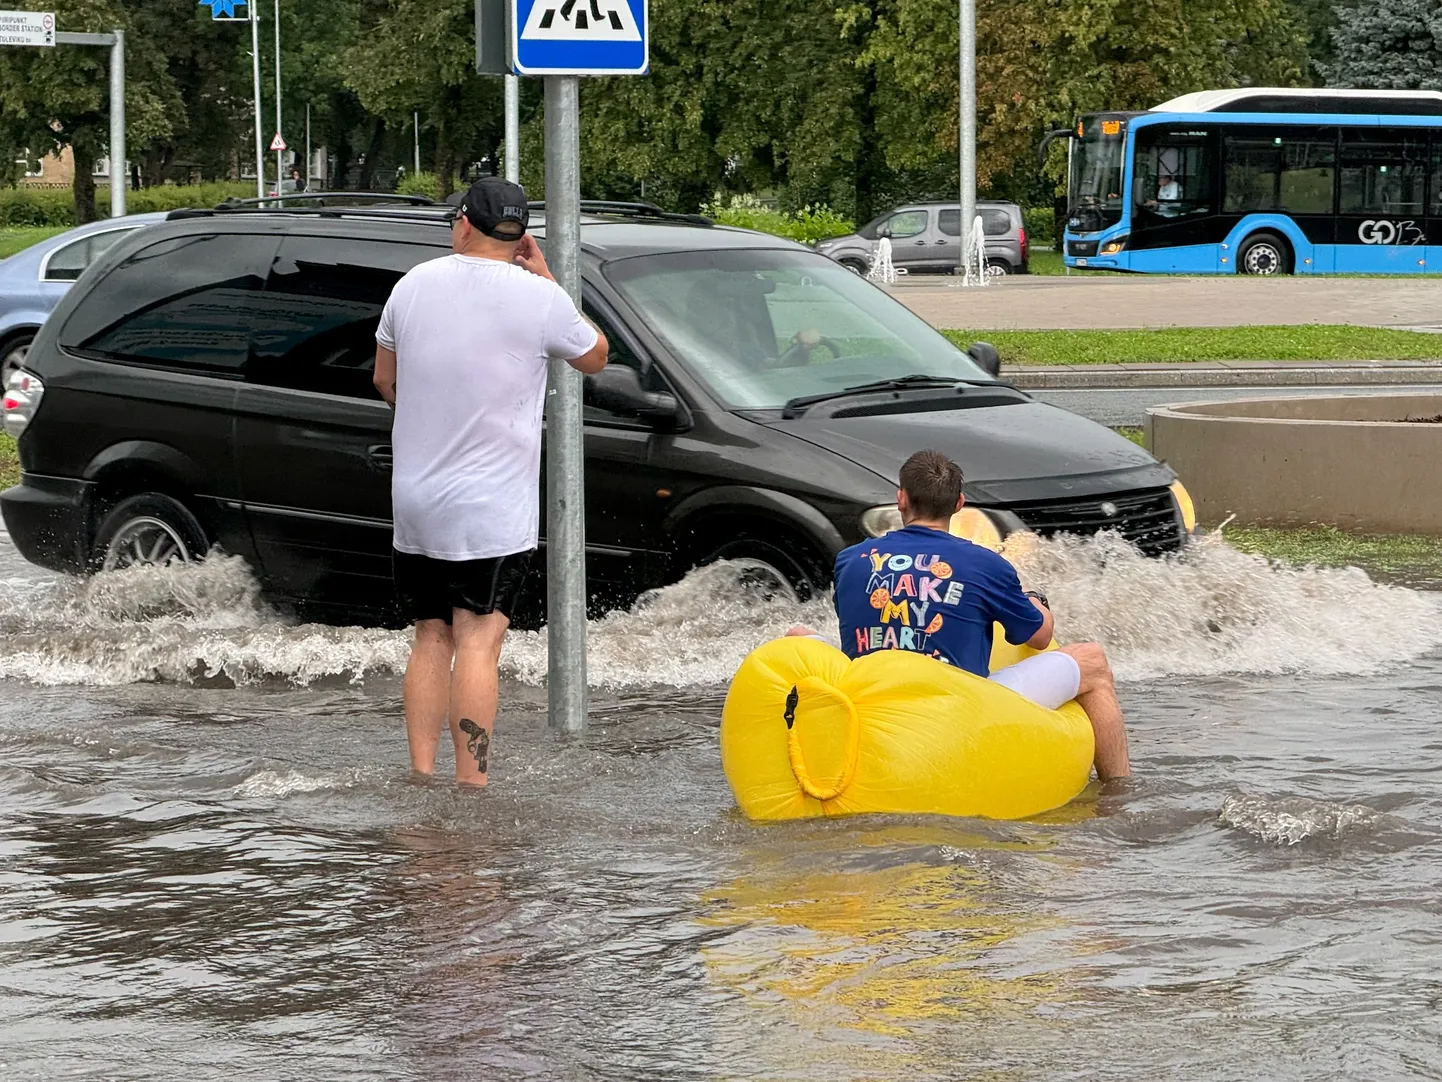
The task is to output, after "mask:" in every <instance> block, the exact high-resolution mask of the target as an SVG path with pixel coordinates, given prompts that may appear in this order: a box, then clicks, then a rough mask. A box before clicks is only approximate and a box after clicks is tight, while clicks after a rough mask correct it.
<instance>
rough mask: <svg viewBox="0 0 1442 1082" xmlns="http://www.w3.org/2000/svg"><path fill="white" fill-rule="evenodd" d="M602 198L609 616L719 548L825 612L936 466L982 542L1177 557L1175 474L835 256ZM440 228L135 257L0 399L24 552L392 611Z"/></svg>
mask: <svg viewBox="0 0 1442 1082" xmlns="http://www.w3.org/2000/svg"><path fill="white" fill-rule="evenodd" d="M589 210H590V212H589V213H588V214H587V215H586V217H585V219H584V222H583V225H582V230H581V239H582V246H583V253H582V272H583V275H584V280H585V291H586V296H585V305H584V307H585V311H586V313H587V314H588V315H589V316H590V317H591V318H592V319H593V320H595V321H596V323H597V324H599V325H600V326H601V327H602V329H603V330H604V331H605V332H606V335H607V337H608V338H609V339H610V343H611V363H610V365H609V367H608V368H606V369H605V370H604V371H603V372H602V373H600V374H599V375H597V376H593V377H590V378H589V379H588V380H587V388H586V405H585V446H586V485H587V490H586V494H587V501H586V528H587V560H588V573H589V576H590V586H591V592H592V601H593V604H594V606H595V607H596V608H601V607H604V606H607V605H614V604H618V603H624V602H625V601H627V600H628V599H630V598H633V597H635V596H636V595H637V594H638V593H639V592H640V591H642V590H645V589H648V588H651V587H655V586H659V585H663V584H665V583H668V582H672V581H674V580H676V579H677V578H679V577H680V576H681V575H682V574H684V573H685V572H686V571H687V570H688V569H689V568H691V567H693V566H695V565H697V564H700V563H704V562H707V561H711V560H717V559H723V558H726V559H733V560H738V561H743V562H744V566H747V567H749V568H750V569H751V570H752V571H753V572H754V573H755V574H757V575H761V576H764V577H769V579H770V580H771V581H772V582H774V583H775V584H776V587H777V588H778V589H781V590H789V591H794V593H795V594H796V595H797V596H800V597H805V596H809V595H810V594H811V593H813V592H815V591H817V590H819V589H822V588H824V587H825V586H826V584H827V583H828V581H829V577H830V569H831V566H832V563H833V561H834V557H835V555H836V553H837V552H838V551H839V550H840V549H841V548H842V547H844V546H846V545H850V544H853V543H855V542H857V541H860V540H862V539H863V538H865V537H867V536H873V537H875V536H880V535H881V534H884V533H885V532H887V531H888V530H890V529H892V528H894V527H895V526H896V525H898V524H899V516H898V515H897V511H896V507H895V498H896V476H897V471H898V470H899V468H900V466H901V463H902V462H903V461H904V460H905V458H906V457H907V456H908V455H909V454H911V453H912V452H913V451H915V450H917V449H919V448H923V447H935V448H939V449H941V450H943V451H945V452H947V453H948V454H950V455H952V456H953V457H954V458H955V459H956V460H957V461H958V462H960V463H961V464H962V465H963V466H964V468H965V469H966V472H967V490H966V491H967V496H968V499H969V500H970V501H971V503H972V504H973V505H974V507H975V508H977V510H971V511H969V512H968V514H969V515H970V516H971V517H970V518H969V519H968V522H969V524H970V528H975V529H978V530H981V531H983V532H984V533H990V534H991V535H992V536H995V535H996V534H997V533H1006V532H1008V531H1010V530H1013V529H1019V528H1021V527H1023V526H1026V527H1030V528H1032V529H1035V530H1038V531H1040V532H1041V533H1044V534H1047V533H1054V532H1058V531H1066V530H1075V531H1081V532H1084V533H1087V532H1093V531H1096V530H1098V529H1103V528H1114V529H1117V530H1119V531H1120V532H1121V533H1122V534H1124V535H1125V536H1126V537H1128V538H1130V539H1132V540H1133V541H1135V542H1136V543H1137V544H1138V545H1140V546H1141V547H1142V548H1143V549H1145V550H1146V551H1148V552H1152V553H1159V552H1166V551H1171V550H1173V549H1176V548H1177V547H1178V546H1179V545H1180V544H1181V543H1182V540H1183V537H1184V534H1185V530H1186V528H1188V527H1189V526H1190V522H1189V521H1185V520H1184V514H1183V507H1184V506H1187V504H1186V501H1185V499H1184V495H1183V494H1181V490H1180V488H1179V487H1178V486H1176V485H1174V482H1175V480H1176V478H1175V477H1174V475H1173V474H1172V472H1171V471H1170V470H1169V469H1168V468H1167V467H1165V466H1163V465H1161V464H1159V463H1158V462H1156V461H1155V460H1154V459H1152V458H1151V457H1150V456H1149V455H1147V454H1146V452H1145V451H1143V450H1141V449H1140V448H1138V447H1136V446H1134V445H1133V444H1132V443H1130V442H1129V441H1127V440H1125V439H1123V438H1122V437H1120V436H1118V435H1116V434H1115V433H1113V432H1111V431H1109V430H1107V429H1105V428H1102V427H1101V426H1099V425H1096V424H1093V423H1092V422H1090V421H1087V420H1084V419H1083V418H1081V417H1078V416H1076V415H1074V414H1071V413H1067V412H1065V411H1063V410H1060V409H1057V408H1055V407H1052V406H1047V405H1042V404H1041V403H1038V402H1036V401H1033V400H1032V399H1031V398H1030V397H1029V396H1028V395H1026V394H1024V393H1023V392H1021V391H1019V390H1016V389H1015V388H1013V387H1011V386H1009V385H1007V384H1005V383H1001V382H998V381H997V380H996V379H995V378H994V374H993V372H991V371H988V370H987V369H986V368H985V367H983V364H982V363H978V361H977V360H976V359H974V358H973V357H972V356H970V355H969V354H968V353H965V352H963V351H962V350H960V349H958V348H956V347H955V346H953V345H952V344H951V343H950V342H948V341H947V340H946V339H945V338H943V337H942V336H941V335H939V334H938V333H937V332H936V331H934V330H933V329H932V328H931V327H930V326H929V325H927V324H926V323H925V322H924V321H923V320H921V319H920V318H918V317H917V316H915V315H914V314H912V312H911V311H909V310H908V309H907V308H905V307H903V306H902V305H901V304H899V303H897V302H896V301H895V300H893V299H892V298H891V297H889V296H888V295H887V294H886V293H885V292H883V291H882V290H879V289H876V288H875V287H873V286H872V285H870V284H869V283H867V282H865V281H863V280H862V279H860V278H858V277H857V276H856V275H854V274H852V273H850V272H849V271H847V270H845V269H844V268H842V267H839V266H837V265H836V264H835V263H832V262H831V261H829V260H827V259H825V258H823V257H821V256H819V255H817V254H816V253H815V252H813V251H811V250H809V249H807V248H805V247H803V246H802V245H798V244H793V243H791V242H790V241H786V240H782V239H780V238H777V237H772V236H768V235H764V234H758V233H751V232H746V231H744V230H737V229H724V228H719V227H712V226H710V225H709V223H706V221H705V219H695V218H683V217H681V216H673V215H667V214H664V213H662V212H660V211H659V210H656V209H655V208H650V207H645V206H611V205H607V206H603V207H594V206H591V207H589ZM532 220H533V223H534V225H533V228H534V229H535V232H536V233H537V235H538V237H539V238H540V239H542V241H543V242H544V233H545V225H544V214H543V210H542V209H541V208H539V207H538V208H537V213H536V214H535V215H533V219H532ZM449 237H450V232H449V230H448V229H447V228H446V226H445V208H441V207H422V208H408V209H403V210H396V209H384V208H381V209H375V208H362V209H347V210H344V211H342V210H338V209H327V210H324V211H314V210H312V211H302V210H279V209H276V210H271V209H226V208H222V209H219V210H216V211H207V212H196V211H189V212H176V213H175V214H172V216H171V220H170V221H168V222H165V223H162V224H160V225H157V226H152V227H150V228H149V229H147V230H145V231H144V232H143V233H137V234H135V235H133V236H131V237H128V238H126V239H125V240H122V241H120V242H118V243H117V244H116V245H115V247H114V248H112V249H111V250H110V251H109V252H108V253H106V254H105V255H104V256H103V257H101V259H100V260H99V261H97V262H96V263H95V265H94V266H92V267H91V268H90V269H89V270H88V271H86V272H85V274H84V275H83V276H82V277H81V279H80V281H79V282H77V283H76V285H75V288H74V289H72V290H71V291H70V293H69V294H68V295H67V296H66V297H65V298H64V300H63V301H61V303H60V305H59V307H57V309H56V310H55V313H54V315H53V316H52V317H51V319H50V320H49V321H47V322H46V324H45V325H44V327H43V329H42V330H41V332H40V334H39V336H38V337H37V338H36V340H35V343H34V346H33V347H32V349H31V351H30V353H29V355H28V357H27V358H26V362H25V367H24V369H22V370H21V371H20V372H19V373H18V374H17V375H16V376H15V377H14V379H13V380H12V383H11V386H10V388H9V389H8V390H7V392H6V396H5V403H4V404H5V425H6V428H7V429H8V430H9V431H10V432H11V433H12V434H14V435H17V436H18V437H19V450H20V460H21V467H22V471H23V473H22V480H21V483H20V484H19V485H18V486H16V487H14V488H11V489H9V490H8V491H6V492H4V493H3V494H0V510H3V513H4V518H5V524H6V526H7V527H8V529H9V531H10V535H11V537H12V539H13V540H14V542H15V544H16V546H17V547H18V548H19V550H20V551H21V553H22V554H23V555H24V556H25V557H26V558H27V559H30V560H32V561H34V562H36V563H39V564H42V565H44V566H46V567H50V568H55V569H59V570H64V571H72V572H84V571H87V570H90V569H95V568H114V567H122V566H125V565H127V564H132V563H136V562H165V561H169V560H183V559H189V558H191V557H195V556H198V555H199V554H201V553H203V552H206V551H207V550H208V549H210V548H211V547H213V546H220V547H222V548H223V549H224V550H225V551H227V552H230V553H238V554H240V555H242V556H244V557H245V558H246V559H247V560H248V561H249V562H250V564H251V565H252V566H253V567H254V568H255V570H256V573H257V575H258V576H259V578H260V580H261V582H262V584H263V586H264V587H265V589H266V591H267V593H268V595H269V596H270V597H271V598H273V599H275V600H277V601H279V602H282V603H285V604H288V605H290V606H293V607H294V608H295V609H297V610H299V611H300V612H301V614H303V615H307V616H313V617H316V618H322V619H335V620H340V619H344V620H354V619H362V620H366V621H385V620H388V619H390V618H392V617H393V616H394V613H395V610H394V599H393V595H392V591H391V578H390V551H391V524H390V517H391V506H390V483H391V477H390V466H391V447H390V430H391V412H390V410H389V409H388V408H387V407H386V405H385V404H384V403H383V402H382V401H380V399H379V398H378V397H377V396H376V394H375V391H374V389H373V387H372V385H371V368H372V365H373V362H374V353H375V342H374V334H375V328H376V323H377V321H378V318H379V315H380V310H381V307H382V305H383V304H384V303H385V300H386V298H387V296H388V295H389V293H390V290H391V287H392V286H393V285H394V284H395V282H396V280H397V279H398V278H399V277H400V276H401V275H402V274H404V273H405V272H406V271H407V270H409V269H410V268H411V267H413V266H415V265H416V264H417V263H419V262H421V261H423V260H427V259H434V258H436V257H438V256H443V255H445V254H447V252H448V251H449V247H448V244H449ZM978 355H979V356H981V357H982V360H983V362H986V363H987V364H988V366H989V367H991V368H994V367H995V364H994V355H988V354H986V353H985V351H978ZM401 393H402V394H404V393H405V392H404V389H402V391H401ZM542 526H543V532H544V523H543V524H542ZM539 566H542V567H543V566H544V562H543V561H542V562H540V565H539ZM536 593H537V595H538V596H541V597H543V596H544V593H543V591H542V590H540V589H538V590H537V591H536ZM538 604H539V602H538Z"/></svg>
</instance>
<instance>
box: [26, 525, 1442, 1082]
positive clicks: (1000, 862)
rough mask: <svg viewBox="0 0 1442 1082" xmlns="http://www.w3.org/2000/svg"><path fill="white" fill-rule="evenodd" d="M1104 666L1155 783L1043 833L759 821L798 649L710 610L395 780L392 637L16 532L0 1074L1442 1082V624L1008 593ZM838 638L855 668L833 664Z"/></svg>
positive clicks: (688, 600)
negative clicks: (731, 741)
mask: <svg viewBox="0 0 1442 1082" xmlns="http://www.w3.org/2000/svg"><path fill="white" fill-rule="evenodd" d="M1018 559H1019V560H1020V561H1021V563H1022V564H1023V566H1024V568H1025V569H1026V571H1027V573H1028V574H1029V575H1030V576H1031V578H1032V580H1033V581H1035V582H1036V583H1037V584H1039V585H1043V586H1044V587H1045V588H1046V589H1047V590H1048V592H1049V594H1050V595H1051V597H1052V599H1053V602H1054V604H1055V606H1056V608H1057V611H1058V613H1059V616H1060V623H1061V625H1062V627H1063V628H1064V629H1065V630H1066V632H1067V633H1068V637H1070V638H1080V637H1084V636H1086V637H1091V636H1095V637H1099V638H1101V639H1103V640H1104V641H1105V642H1107V643H1108V644H1110V646H1111V648H1112V651H1113V654H1114V658H1115V661H1116V664H1117V668H1118V671H1119V674H1120V676H1121V677H1122V678H1123V685H1122V698H1123V704H1124V706H1125V707H1126V709H1127V711H1128V714H1129V717H1130V721H1131V726H1132V750H1133V755H1134V765H1135V769H1136V776H1135V778H1134V779H1132V780H1131V781H1130V782H1127V783H1125V784H1119V785H1115V786H1112V787H1108V788H1107V789H1105V790H1098V789H1095V788H1094V789H1093V790H1091V791H1089V792H1087V793H1086V794H1085V795H1084V796H1083V797H1082V798H1081V799H1080V800H1078V801H1077V802H1075V803H1074V804H1073V805H1072V806H1070V807H1068V808H1066V809H1063V810H1061V811H1058V812H1055V813H1052V814H1050V815H1048V816H1044V817H1042V818H1041V819H1039V820H1035V821H1029V822H1020V823H1000V822H986V821H979V820H940V819H902V818H883V817H866V818H857V819H851V820H844V821H833V822H820V823H801V824H783V825H770V826H760V825H754V824H750V823H748V822H746V821H745V820H743V819H742V818H740V817H739V816H738V814H737V813H736V812H735V810H734V808H733V805H732V801H731V796H730V792H729V790H728V789H727V787H726V783H725V780H724V779H723V777H722V775H721V770H720V762H719V757H718V752H717V741H716V736H717V726H718V720H719V715H720V706H721V701H722V697H723V694H724V688H725V681H726V678H727V676H728V675H729V673H730V672H731V671H732V670H733V669H734V667H735V665H736V664H737V662H738V661H739V660H740V658H741V657H742V656H743V655H744V653H745V652H746V650H748V649H749V648H750V647H751V646H753V645H755V644H756V643H758V642H760V641H762V640H764V639H765V638H767V637H769V636H771V635H773V634H775V633H777V632H779V631H780V630H782V629H784V628H785V627H786V626H787V625H788V624H790V623H791V622H793V621H794V620H797V619H805V620H809V621H812V622H821V621H824V620H825V617H826V613H825V607H824V605H812V606H809V607H806V608H803V609H800V610H798V609H796V608H795V607H790V608H788V607H787V606H785V605H781V604H774V605H769V604H766V603H763V602H758V601H755V600H751V601H736V600H733V599H732V593H731V580H730V579H728V573H727V571H726V570H725V569H724V568H723V569H713V570H710V571H707V572H704V573H701V574H697V575H695V576H693V577H692V578H691V579H688V580H687V581H686V582H684V583H681V584H679V585H678V586H675V587H672V588H670V589H668V590H666V591H663V592H662V593H661V594H660V595H659V596H656V597H653V598H651V599H649V601H648V603H646V604H644V605H642V606H640V607H639V608H638V610H637V611H635V612H632V613H626V614H618V615H613V616H611V617H609V618H607V619H605V620H602V621H598V622H597V623H596V624H594V625H593V628H592V635H591V638H592V654H593V662H594V664H593V679H594V681H595V683H596V685H597V686H596V688H595V693H594V705H593V710H592V716H591V727H590V729H589V731H588V732H587V733H586V734H585V735H584V736H582V737H579V738H572V739H567V738H563V737H561V736H558V735H555V734H553V733H551V732H550V731H548V729H547V728H546V724H545V715H544V698H545V693H544V689H543V687H541V686H540V685H541V678H542V675H543V673H544V664H545V661H544V641H543V639H541V638H540V637H537V636H533V635H518V636H514V637H513V639H512V641H511V642H510V643H509V645H508V646H507V650H506V655H505V658H504V662H503V664H504V672H505V684H504V688H503V697H504V703H503V707H502V712H501V717H500V722H499V734H498V738H497V744H496V752H495V758H494V760H493V762H494V763H495V768H494V771H493V774H492V777H493V784H492V786H491V787H490V789H489V790H487V791H485V792H483V793H469V792H466V793H462V792H457V791H455V790H454V789H453V788H451V787H449V786H447V785H444V784H441V785H433V786H430V787H424V786H418V785H415V784H413V783H411V782H410V781H408V780H407V777H406V772H405V770H404V762H405V756H404V736H403V733H402V727H401V724H400V721H399V714H400V681H399V678H398V676H397V675H396V674H397V670H398V669H399V668H400V667H401V666H402V665H403V663H404V656H405V640H404V638H403V637H400V636H397V635H395V634H392V633H389V632H382V631H360V630H336V629H330V628H318V627H288V626H284V625H283V624H281V623H279V622H278V621H276V620H275V619H274V618H272V617H270V616H269V615H267V614H266V612H265V611H264V609H263V607H261V606H259V605H258V604H257V602H256V600H255V594H254V588H253V586H252V585H251V583H250V579H249V576H248V575H247V573H246V572H245V569H244V567H243V566H241V565H240V564H239V563H238V562H235V561H226V560H214V561H211V562H209V563H207V564H205V565H202V566H199V567H195V568H187V569H180V570H177V571H169V572H161V571H137V572H124V573H120V574H117V575H111V576H103V577H101V578H98V579H95V580H92V581H91V582H89V583H79V582H72V581H63V580H62V581H57V580H56V579H55V578H54V577H53V576H50V575H49V574H48V573H45V572H42V571H39V570H38V569H35V568H30V567H28V566H26V565H25V564H24V563H23V562H21V561H20V560H19V559H18V558H17V557H16V555H15V553H14V550H13V549H12V548H10V546H9V543H8V541H7V540H5V539H3V536H0V1079H3V1080H10V1079H60V1078H65V1079H107V1080H119V1079H143V1080H145V1082H157V1080H171V1079H174V1080H177V1082H179V1080H185V1082H193V1080H208V1079H222V1080H225V1082H242V1080H251V1079H254V1080H289V1079H293V1078H305V1079H324V1080H348V1079H367V1078H374V1079H388V1080H389V1079H417V1080H419V1079H425V1080H427V1082H431V1080H441V1082H444V1080H458V1082H459V1080H471V1079H480V1078H507V1079H547V1080H553V1079H596V1080H610V1079H655V1080H672V1079H786V1080H812V1079H816V1080H826V1082H841V1080H852V1079H856V1080H863V1079H865V1080H870V1079H905V1080H907V1082H919V1080H930V1079H947V1080H951V1079H963V1078H965V1079H987V1080H1012V1079H1018V1080H1019V1079H1080V1078H1101V1077H1134V1078H1166V1079H1168V1080H1183V1079H1207V1080H1227V1082H1231V1080H1235V1079H1328V1080H1330V1079H1338V1078H1358V1079H1392V1078H1404V1077H1419V1078H1421V1077H1428V1078H1435V1077H1438V1076H1439V1071H1442V1068H1439V1054H1438V1050H1439V1047H1442V1014H1439V1010H1438V1007H1439V1003H1442V977H1439V970H1438V966H1437V958H1438V954H1437V953H1435V952H1437V951H1438V950H1439V946H1442V920H1439V916H1442V791H1439V785H1438V779H1439V771H1442V732H1439V729H1438V725H1439V720H1438V719H1439V712H1438V706H1439V703H1442V605H1439V599H1442V595H1439V594H1437V593H1434V592H1429V591H1425V590H1414V589H1410V588H1407V587H1404V586H1399V585H1383V584H1377V583H1374V582H1372V581H1370V580H1369V579H1368V578H1367V576H1366V575H1365V574H1363V573H1362V572H1360V571H1356V570H1347V571H1318V570H1280V569H1275V568H1270V567H1269V566H1268V565H1267V564H1266V563H1265V562H1264V561H1262V560H1261V559H1259V558H1255V557H1246V556H1241V555H1239V554H1237V553H1235V552H1233V551H1231V550H1230V549H1227V548H1226V547H1224V546H1222V545H1221V544H1220V543H1212V544H1206V545H1203V546H1201V547H1199V548H1197V549H1195V550H1194V551H1193V552H1191V553H1189V554H1188V555H1187V556H1186V557H1185V558H1183V559H1181V560H1179V561H1178V560H1173V561H1146V560H1143V559H1141V558H1139V557H1136V556H1134V555H1132V554H1131V553H1129V552H1128V551H1126V550H1125V549H1124V548H1122V547H1119V546H1117V545H1116V544H1115V543H1108V542H1106V541H1099V542H1088V543H1076V542H1062V543H1047V544H1043V545H1041V546H1039V547H1038V548H1037V549H1036V550H1034V551H1031V552H1028V553H1024V554H1021V555H1019V556H1018ZM833 631H834V627H833Z"/></svg>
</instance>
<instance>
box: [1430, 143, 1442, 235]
mask: <svg viewBox="0 0 1442 1082" xmlns="http://www.w3.org/2000/svg"><path fill="white" fill-rule="evenodd" d="M1431 214H1432V216H1433V217H1434V218H1436V217H1442V137H1439V136H1433V138H1432V210H1431Z"/></svg>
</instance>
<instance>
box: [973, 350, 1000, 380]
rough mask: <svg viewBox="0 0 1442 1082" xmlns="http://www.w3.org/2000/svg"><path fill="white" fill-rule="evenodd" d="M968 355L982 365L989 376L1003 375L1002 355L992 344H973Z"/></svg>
mask: <svg viewBox="0 0 1442 1082" xmlns="http://www.w3.org/2000/svg"><path fill="white" fill-rule="evenodd" d="M966 355H967V356H968V357H970V358H971V359H972V360H973V361H975V362H976V363H977V364H978V365H980V366H981V369H982V371H984V372H985V373H986V374H987V375H988V376H1000V375H1001V354H1000V353H998V352H997V351H996V347H995V346H994V345H992V344H991V343H990V342H973V343H972V344H971V348H970V349H968V350H967V351H966Z"/></svg>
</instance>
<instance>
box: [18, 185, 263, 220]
mask: <svg viewBox="0 0 1442 1082" xmlns="http://www.w3.org/2000/svg"><path fill="white" fill-rule="evenodd" d="M254 195H255V186H254V185H253V184H236V183H228V182H227V183H216V184H196V185H186V186H180V185H173V184H168V185H163V186H161V187H158V188H142V189H140V190H139V191H133V192H126V193H125V209H126V210H127V211H129V212H130V213H131V214H144V213H147V212H149V211H160V210H178V209H179V208H181V207H213V206H215V205H216V204H217V203H222V202H224V201H225V200H227V199H233V198H239V199H244V198H246V197H249V196H254ZM96 205H97V209H98V210H99V211H100V214H101V216H102V217H104V216H105V215H106V214H108V213H109V208H110V191H109V189H102V190H101V191H99V192H98V193H97V194H96ZM75 224H76V221H75V201H74V198H73V197H72V195H71V193H70V192H69V191H66V190H64V189H59V188H3V189H0V226H5V227H14V226H52V227H60V228H65V229H68V228H70V227H71V226H73V225H75Z"/></svg>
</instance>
